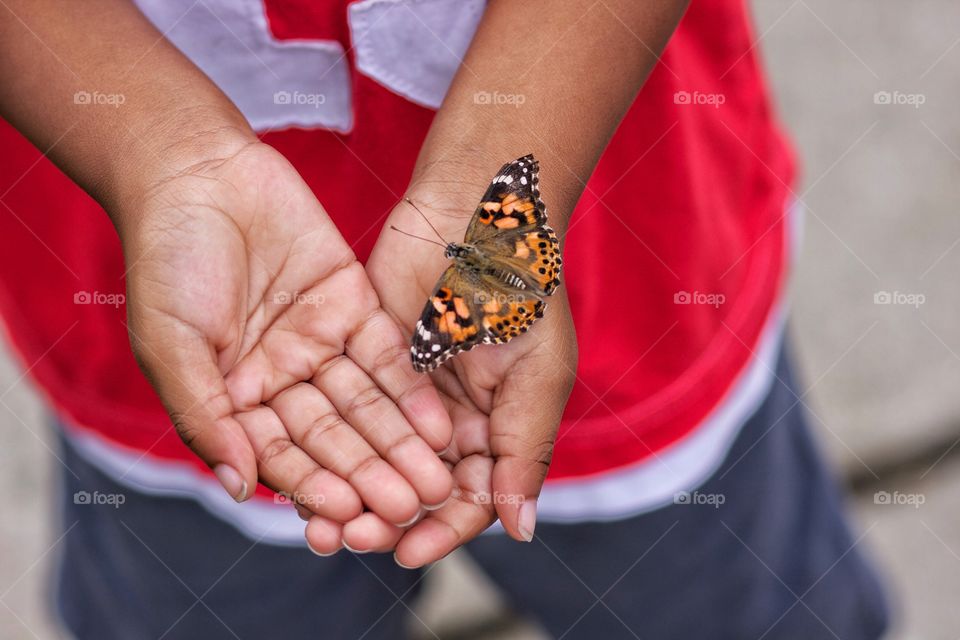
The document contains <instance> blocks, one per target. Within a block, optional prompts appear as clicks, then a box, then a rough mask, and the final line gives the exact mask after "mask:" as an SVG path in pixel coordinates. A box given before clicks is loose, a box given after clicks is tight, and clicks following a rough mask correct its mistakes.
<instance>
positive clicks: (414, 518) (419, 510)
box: [397, 509, 423, 529]
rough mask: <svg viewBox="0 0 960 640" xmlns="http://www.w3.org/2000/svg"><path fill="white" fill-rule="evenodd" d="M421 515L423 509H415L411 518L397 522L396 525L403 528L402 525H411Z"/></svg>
mask: <svg viewBox="0 0 960 640" xmlns="http://www.w3.org/2000/svg"><path fill="white" fill-rule="evenodd" d="M422 515H423V509H417V514H416V515H415V516H413V517H412V518H410V519H409V520H407V521H406V522H400V523H398V524H397V526H398V527H400V528H401V529H403V528H404V527H409V526H410V525H412V524H413V523H414V522H416V521H417V520H419V519H420V516H422Z"/></svg>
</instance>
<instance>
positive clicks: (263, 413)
mask: <svg viewBox="0 0 960 640" xmlns="http://www.w3.org/2000/svg"><path fill="white" fill-rule="evenodd" d="M196 148H197V149H201V148H203V149H205V150H203V151H202V152H200V151H191V152H190V153H178V154H175V155H173V156H172V157H176V158H177V162H176V167H171V169H170V171H169V172H168V173H167V175H165V176H163V177H162V178H157V179H156V180H154V181H153V182H152V185H153V186H152V187H151V188H149V189H146V190H145V191H144V193H142V194H141V197H138V198H135V199H133V200H132V201H131V202H129V203H127V204H125V205H124V208H126V209H127V211H124V212H122V215H120V216H117V218H118V219H119V220H122V221H123V222H122V223H119V224H118V225H117V226H118V231H119V233H120V236H121V240H122V242H123V247H124V253H125V257H126V260H127V266H128V273H127V288H128V312H129V331H130V336H131V341H132V344H133V347H134V351H135V353H136V356H137V358H138V360H139V362H140V363H141V366H142V368H143V370H144V371H145V372H146V374H147V376H148V377H149V379H150V381H151V383H152V384H153V386H154V387H155V389H156V390H157V392H158V394H159V395H160V398H161V399H162V401H163V402H164V404H165V406H166V408H167V410H168V411H169V413H170V415H171V417H172V419H173V423H174V425H175V427H176V429H177V431H178V432H179V434H180V436H181V437H182V438H183V440H184V442H186V444H187V445H188V446H189V447H190V448H191V449H192V450H193V451H194V452H195V453H196V454H197V455H198V456H199V457H200V458H201V459H202V460H203V461H204V462H206V463H207V464H208V465H210V467H211V468H212V469H213V470H214V472H215V473H216V475H217V477H218V478H219V479H220V481H221V483H222V484H223V485H224V487H225V488H226V489H227V491H228V492H229V493H230V494H231V495H232V496H234V497H235V498H236V499H237V500H243V499H246V498H247V497H249V496H250V495H251V494H252V493H253V491H254V488H255V486H256V483H257V482H258V480H259V481H260V482H262V483H263V484H265V485H267V486H269V487H271V488H273V489H275V490H278V491H284V492H287V493H289V494H292V495H294V496H295V499H296V500H297V502H298V503H299V504H300V505H301V507H300V510H301V514H302V515H304V514H306V515H310V514H312V515H316V516H317V517H322V518H323V521H324V522H325V523H327V524H326V525H325V527H326V528H325V530H324V534H325V536H326V540H327V541H328V543H324V544H321V545H320V546H321V547H322V549H318V550H322V551H323V552H330V551H333V550H336V548H339V545H340V535H341V532H340V526H341V525H340V523H343V522H345V521H348V520H350V519H352V518H355V517H357V516H359V515H360V514H361V512H362V510H363V509H364V506H365V507H366V508H367V509H369V511H370V512H371V513H373V514H376V516H377V517H378V518H380V519H382V520H383V521H384V522H387V523H390V524H391V525H402V524H405V523H408V522H410V521H411V520H413V519H415V518H416V517H418V515H419V514H420V513H421V512H422V506H431V505H437V504H439V503H442V502H444V501H445V500H447V499H448V497H449V496H450V495H451V490H452V488H453V481H452V478H451V473H450V471H449V470H448V469H447V468H446V467H445V465H444V463H443V462H442V461H441V460H440V458H439V457H438V456H437V452H439V451H442V450H444V449H446V448H447V447H448V446H449V444H450V439H451V423H450V418H449V415H448V412H447V410H446V409H445V407H444V405H443V403H442V401H441V399H440V397H439V396H438V393H437V391H436V389H435V388H434V387H433V385H432V384H431V382H430V379H429V378H428V377H427V376H421V375H417V374H415V373H414V372H413V370H412V368H411V367H410V360H409V348H408V343H407V341H406V339H405V338H404V336H403V334H402V332H401V330H400V328H399V327H398V326H397V325H396V324H395V322H394V320H393V319H392V318H391V316H390V315H388V314H387V313H385V312H384V311H383V309H382V308H381V306H380V301H379V298H378V296H377V293H376V292H375V291H374V288H373V286H372V285H371V282H370V280H369V278H368V276H367V274H366V272H365V271H364V269H363V267H362V266H361V265H360V264H359V263H358V262H357V260H356V258H355V257H354V255H353V253H352V251H351V250H350V248H349V246H348V245H347V244H346V242H345V241H344V240H343V238H342V237H341V235H340V234H339V232H338V231H337V229H336V228H335V227H334V225H333V224H332V222H331V221H330V219H329V218H328V217H327V215H326V213H325V212H324V210H323V208H322V206H321V205H320V203H318V202H317V200H316V198H315V197H314V195H313V194H312V193H311V191H310V189H309V188H308V187H307V185H306V184H305V183H304V182H303V181H302V179H301V178H300V176H299V175H298V174H297V172H296V171H295V170H294V169H293V167H292V166H291V165H290V164H289V163H288V162H287V161H286V160H285V159H284V158H283V157H282V156H281V155H280V154H279V153H277V152H276V151H274V150H273V149H272V148H270V147H268V146H266V145H264V144H262V143H259V142H257V141H256V140H254V139H252V138H249V137H247V138H245V137H242V136H241V137H240V139H238V140H228V141H226V142H225V141H223V140H218V141H217V143H216V144H214V145H207V146H206V147H201V146H200V145H197V146H196Z"/></svg>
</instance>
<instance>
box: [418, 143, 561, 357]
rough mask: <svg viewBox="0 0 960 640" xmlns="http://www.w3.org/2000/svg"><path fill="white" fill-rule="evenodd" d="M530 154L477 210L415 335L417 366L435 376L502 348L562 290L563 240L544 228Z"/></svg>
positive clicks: (506, 171)
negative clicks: (459, 360) (486, 347)
mask: <svg viewBox="0 0 960 640" xmlns="http://www.w3.org/2000/svg"><path fill="white" fill-rule="evenodd" d="M538 169H539V166H538V164H537V161H536V160H535V159H534V158H533V156H529V155H528V156H524V157H523V158H519V159H517V160H515V161H513V162H511V163H508V164H506V165H504V166H503V167H502V168H501V169H500V171H499V172H498V173H497V175H496V176H495V177H494V178H493V181H492V182H491V183H490V187H489V188H488V189H487V192H486V193H485V194H484V196H483V198H482V200H481V202H480V205H479V206H478V207H477V209H476V211H475V212H474V215H473V218H472V219H471V221H470V224H469V225H468V227H467V231H466V234H465V238H464V241H463V242H462V243H455V242H451V243H449V244H447V245H446V248H445V250H444V255H445V256H446V257H447V258H450V259H451V260H452V261H453V264H451V265H450V267H448V268H447V270H446V271H445V272H444V273H443V275H442V276H441V277H440V280H439V281H438V282H437V285H436V286H435V287H434V290H433V293H432V294H431V295H430V298H429V299H428V300H427V304H426V305H425V306H424V309H423V312H422V313H421V316H420V320H419V321H418V322H417V325H416V327H415V328H414V333H413V343H412V346H411V348H410V354H411V359H412V361H413V367H414V369H416V370H417V371H430V370H432V369H434V368H436V367H437V366H438V365H439V364H441V363H442V362H444V361H445V360H447V359H448V358H450V357H451V356H454V355H456V354H457V353H460V352H461V351H468V350H470V349H472V348H473V347H474V346H476V345H478V344H499V343H503V342H507V341H508V340H510V339H512V338H514V337H516V336H518V335H519V334H521V333H524V332H526V331H527V330H528V329H529V328H530V325H532V324H533V322H534V321H535V320H536V319H537V318H540V317H542V315H543V311H544V308H545V307H546V303H545V302H544V298H546V297H547V296H549V295H551V294H552V293H553V291H554V290H555V289H556V288H557V286H559V284H560V279H559V278H560V267H561V258H560V241H559V239H558V238H557V235H556V233H554V231H553V229H551V228H550V227H549V226H548V225H547V214H546V205H544V203H543V201H542V200H541V199H540V191H539V179H538V175H537V173H538Z"/></svg>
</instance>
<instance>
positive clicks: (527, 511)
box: [517, 498, 537, 542]
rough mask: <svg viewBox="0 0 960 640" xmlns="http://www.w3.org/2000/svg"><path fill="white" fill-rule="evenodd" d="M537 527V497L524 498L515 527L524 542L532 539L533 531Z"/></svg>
mask: <svg viewBox="0 0 960 640" xmlns="http://www.w3.org/2000/svg"><path fill="white" fill-rule="evenodd" d="M536 528H537V499H536V498H534V499H532V500H524V501H523V504H522V505H520V515H519V516H518V517H517V529H519V530H520V536H521V537H522V538H523V539H524V541H526V542H530V541H531V540H533V531H534V529H536Z"/></svg>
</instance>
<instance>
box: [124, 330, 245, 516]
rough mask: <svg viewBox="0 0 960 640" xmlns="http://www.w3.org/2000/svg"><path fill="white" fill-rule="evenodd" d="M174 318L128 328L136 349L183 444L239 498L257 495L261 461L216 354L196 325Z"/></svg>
mask: <svg viewBox="0 0 960 640" xmlns="http://www.w3.org/2000/svg"><path fill="white" fill-rule="evenodd" d="M169 320H171V321H170V323H169V324H164V326H163V327H162V328H161V329H159V330H150V329H149V328H147V327H138V329H139V331H138V332H135V331H134V330H133V329H132V328H129V327H128V330H129V333H130V340H131V344H132V345H133V352H134V355H135V356H136V358H137V362H138V363H139V364H140V368H141V369H142V370H143V372H144V373H145V374H146V376H147V379H148V380H149V381H150V384H151V385H152V386H153V388H154V390H156V392H157V394H158V395H159V396H160V400H161V401H162V402H163V405H164V407H165V408H166V410H167V413H169V414H170V419H171V420H172V421H173V425H174V427H175V428H176V430H177V433H178V434H179V435H180V438H181V439H182V440H183V442H184V443H185V444H186V445H187V446H188V447H190V449H191V450H192V451H193V452H194V453H195V454H197V456H198V457H199V458H200V459H201V460H203V461H204V462H205V463H206V464H207V465H208V466H209V467H210V468H211V469H212V470H213V472H214V475H216V477H217V480H219V481H220V484H221V485H223V488H224V489H225V490H226V491H227V493H228V494H230V496H231V497H232V498H233V499H234V500H236V501H237V502H242V501H244V500H246V499H247V498H248V497H250V495H251V494H252V493H253V491H254V489H255V487H256V482H257V464H256V457H255V456H254V453H253V447H252V446H251V444H250V441H249V439H248V438H247V436H246V434H245V432H244V430H243V427H242V426H241V425H240V423H239V422H237V420H236V419H235V418H234V417H233V413H234V406H233V402H232V400H231V399H230V395H229V393H228V392H227V386H226V383H225V382H224V379H223V374H221V372H220V370H219V369H218V368H217V365H216V354H215V351H214V349H213V347H212V346H211V345H210V343H209V341H208V340H207V339H206V338H205V337H203V336H201V335H200V334H199V333H198V332H197V331H196V330H195V329H193V328H191V327H189V326H186V325H184V324H183V323H181V322H179V321H177V320H175V319H169Z"/></svg>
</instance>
